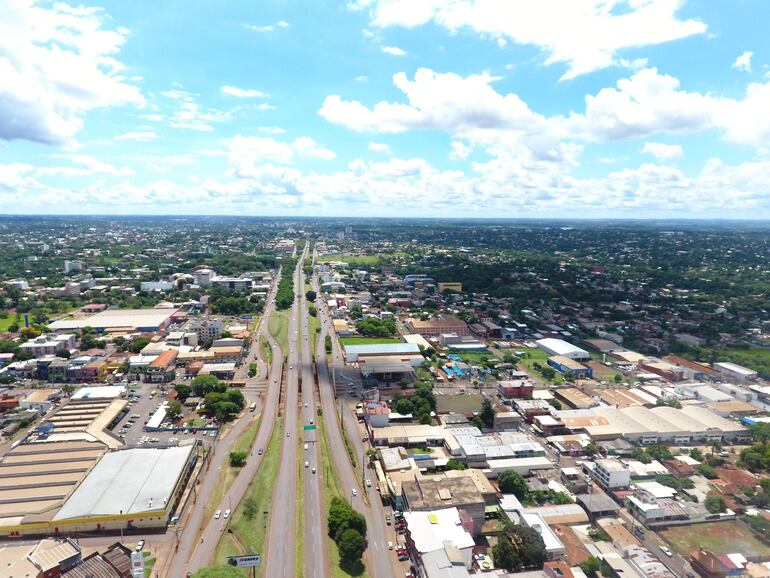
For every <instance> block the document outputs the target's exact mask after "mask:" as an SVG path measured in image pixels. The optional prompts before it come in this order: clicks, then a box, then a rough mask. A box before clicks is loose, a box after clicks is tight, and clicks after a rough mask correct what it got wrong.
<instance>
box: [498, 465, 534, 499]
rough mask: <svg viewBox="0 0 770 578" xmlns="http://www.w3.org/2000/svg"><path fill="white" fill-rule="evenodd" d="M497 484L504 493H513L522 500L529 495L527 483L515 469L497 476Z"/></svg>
mask: <svg viewBox="0 0 770 578" xmlns="http://www.w3.org/2000/svg"><path fill="white" fill-rule="evenodd" d="M497 485H498V486H499V487H500V491H501V492H502V493H503V494H513V495H515V496H516V497H517V498H519V499H520V500H523V499H524V497H525V496H526V495H527V483H526V482H525V481H524V478H523V477H521V474H519V473H518V472H516V471H515V470H506V471H504V472H501V473H500V475H499V476H497Z"/></svg>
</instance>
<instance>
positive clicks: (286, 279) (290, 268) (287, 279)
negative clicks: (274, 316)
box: [275, 259, 295, 310]
mask: <svg viewBox="0 0 770 578" xmlns="http://www.w3.org/2000/svg"><path fill="white" fill-rule="evenodd" d="M294 264H295V263H294V260H293V259H287V260H286V261H285V262H284V263H283V265H282V266H281V280H280V281H279V282H278V290H277V292H276V294H275V306H276V307H277V308H278V309H281V310H283V309H288V308H289V307H291V305H292V303H294Z"/></svg>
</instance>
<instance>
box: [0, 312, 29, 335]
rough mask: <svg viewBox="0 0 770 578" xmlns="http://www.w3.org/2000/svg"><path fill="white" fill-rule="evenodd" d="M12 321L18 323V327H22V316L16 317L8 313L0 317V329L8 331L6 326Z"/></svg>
mask: <svg viewBox="0 0 770 578" xmlns="http://www.w3.org/2000/svg"><path fill="white" fill-rule="evenodd" d="M14 323H18V324H19V327H24V317H21V318H20V319H18V320H17V319H16V315H15V314H13V313H9V314H8V317H6V318H5V319H2V318H0V331H8V328H9V327H10V326H11V325H13V324H14Z"/></svg>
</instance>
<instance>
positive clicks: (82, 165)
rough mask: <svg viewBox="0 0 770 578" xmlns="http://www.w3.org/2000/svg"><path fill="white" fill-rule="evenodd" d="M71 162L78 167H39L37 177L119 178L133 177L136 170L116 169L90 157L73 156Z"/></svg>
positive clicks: (127, 168)
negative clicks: (111, 176)
mask: <svg viewBox="0 0 770 578" xmlns="http://www.w3.org/2000/svg"><path fill="white" fill-rule="evenodd" d="M70 160H71V161H72V162H73V163H74V164H75V165H76V166H74V167H73V166H70V167H56V166H55V167H39V168H37V169H35V176H38V177H47V176H55V177H87V176H94V175H99V174H104V175H113V176H119V177H131V176H133V175H134V174H135V173H134V170H133V169H131V168H130V167H116V166H114V165H111V164H110V163H106V162H104V161H102V160H99V159H97V158H94V157H92V156H88V155H72V156H71V157H70Z"/></svg>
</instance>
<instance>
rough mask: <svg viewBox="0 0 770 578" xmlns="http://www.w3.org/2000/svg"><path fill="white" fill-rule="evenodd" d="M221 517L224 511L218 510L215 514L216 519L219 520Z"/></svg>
mask: <svg viewBox="0 0 770 578" xmlns="http://www.w3.org/2000/svg"><path fill="white" fill-rule="evenodd" d="M221 515H222V510H217V511H216V512H214V519H215V520H219V516H221Z"/></svg>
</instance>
